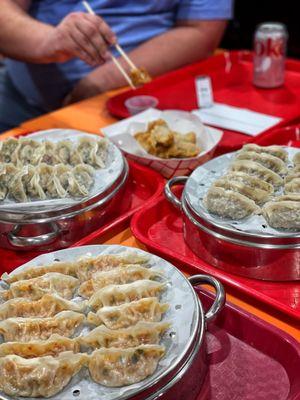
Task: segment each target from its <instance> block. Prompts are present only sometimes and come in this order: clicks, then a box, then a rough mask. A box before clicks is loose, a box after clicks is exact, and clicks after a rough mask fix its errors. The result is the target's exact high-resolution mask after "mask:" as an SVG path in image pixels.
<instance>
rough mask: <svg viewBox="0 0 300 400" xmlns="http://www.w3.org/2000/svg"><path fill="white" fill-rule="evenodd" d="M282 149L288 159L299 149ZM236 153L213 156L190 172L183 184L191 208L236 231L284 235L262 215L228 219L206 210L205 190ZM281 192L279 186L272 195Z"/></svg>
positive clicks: (283, 232)
mask: <svg viewBox="0 0 300 400" xmlns="http://www.w3.org/2000/svg"><path fill="white" fill-rule="evenodd" d="M284 149H285V150H286V151H287V152H288V154H289V159H290V160H291V159H292V158H293V156H294V155H295V154H296V153H297V152H298V151H299V149H297V148H293V147H284ZM236 154H237V152H233V153H227V154H224V155H223V156H220V157H217V158H214V159H213V160H211V161H209V162H208V163H206V164H205V165H202V166H201V167H199V168H197V169H196V170H195V171H194V172H193V173H192V175H191V176H190V178H189V180H188V182H187V184H186V186H185V194H186V196H187V199H188V201H189V203H190V204H191V206H192V208H193V209H194V210H195V211H196V213H199V214H201V215H203V216H205V218H206V219H207V220H208V221H211V222H217V223H218V224H221V225H223V226H224V227H226V226H229V227H231V228H232V229H235V230H238V231H243V232H249V233H254V234H257V235H260V234H263V235H267V234H269V235H272V236H277V235H278V234H279V233H280V235H285V231H282V230H280V231H279V230H276V229H273V228H272V227H270V226H269V225H268V224H267V222H266V220H265V218H264V217H263V216H262V215H252V216H249V217H247V218H244V219H242V220H230V219H225V218H220V217H218V216H217V215H213V214H210V213H209V212H208V211H207V210H206V208H205V206H204V204H203V202H202V200H203V198H204V196H205V194H206V192H207V191H208V189H209V188H210V186H211V185H212V184H213V182H214V181H216V180H217V179H218V178H221V177H222V176H224V175H225V174H226V172H227V170H228V168H229V165H230V164H231V163H232V162H233V160H234V158H235V156H236ZM288 166H289V167H292V162H290V163H289V164H288ZM282 192H283V188H280V189H279V190H278V191H277V192H276V193H274V196H275V195H276V196H277V195H280V194H283V193H282ZM290 235H291V234H290V233H288V232H286V236H290Z"/></svg>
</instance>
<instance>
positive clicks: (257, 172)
mask: <svg viewBox="0 0 300 400" xmlns="http://www.w3.org/2000/svg"><path fill="white" fill-rule="evenodd" d="M230 171H241V172H245V173H246V174H248V175H254V176H256V177H257V178H259V179H262V180H263V181H266V182H269V183H271V184H272V185H273V186H275V187H278V186H282V184H283V179H282V178H281V176H279V175H278V174H276V173H275V172H273V171H271V170H270V169H268V168H266V167H264V166H262V165H260V164H258V163H257V162H254V161H248V160H238V161H234V162H233V164H232V165H231V167H230Z"/></svg>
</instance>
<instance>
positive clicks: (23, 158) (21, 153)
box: [11, 137, 42, 167]
mask: <svg viewBox="0 0 300 400" xmlns="http://www.w3.org/2000/svg"><path fill="white" fill-rule="evenodd" d="M41 147H42V144H41V143H40V142H38V141H36V140H33V139H29V138H26V137H25V138H20V139H19V144H18V146H17V148H16V150H15V151H14V153H13V155H12V158H11V159H12V162H13V163H14V164H16V165H19V166H21V167H22V166H24V165H27V164H32V165H36V164H38V163H39V162H40V160H41V157H42V153H41V151H40V149H41Z"/></svg>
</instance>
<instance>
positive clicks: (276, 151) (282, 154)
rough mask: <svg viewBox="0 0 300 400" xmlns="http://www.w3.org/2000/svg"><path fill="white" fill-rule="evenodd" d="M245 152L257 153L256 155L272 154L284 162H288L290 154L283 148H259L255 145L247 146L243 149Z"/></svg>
mask: <svg viewBox="0 0 300 400" xmlns="http://www.w3.org/2000/svg"><path fill="white" fill-rule="evenodd" d="M242 150H243V151H255V152H256V153H266V154H271V155H272V156H274V157H278V158H280V159H281V160H282V161H284V162H287V161H288V153H287V151H285V150H284V149H283V148H282V147H281V146H276V145H275V146H258V145H257V144H254V143H249V144H245V145H244V146H243V147H242Z"/></svg>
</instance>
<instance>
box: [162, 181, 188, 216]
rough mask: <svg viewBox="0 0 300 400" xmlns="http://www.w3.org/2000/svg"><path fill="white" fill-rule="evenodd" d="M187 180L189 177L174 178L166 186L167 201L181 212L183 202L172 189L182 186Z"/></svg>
mask: <svg viewBox="0 0 300 400" xmlns="http://www.w3.org/2000/svg"><path fill="white" fill-rule="evenodd" d="M187 180H188V177H187V176H175V177H174V178H172V179H170V180H169V181H168V182H167V183H166V186H165V196H166V198H167V200H168V201H169V202H170V203H171V204H173V206H174V207H176V208H178V209H179V210H181V201H180V200H179V199H178V198H177V197H176V196H175V194H174V193H173V192H172V187H173V186H175V185H182V184H184V183H185V182H186V181H187Z"/></svg>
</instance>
